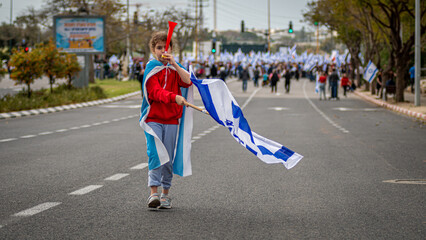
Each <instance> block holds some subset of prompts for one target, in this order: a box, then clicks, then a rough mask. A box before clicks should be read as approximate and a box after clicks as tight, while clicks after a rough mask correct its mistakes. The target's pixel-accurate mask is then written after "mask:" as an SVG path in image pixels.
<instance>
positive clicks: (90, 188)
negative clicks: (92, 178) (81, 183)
mask: <svg viewBox="0 0 426 240" xmlns="http://www.w3.org/2000/svg"><path fill="white" fill-rule="evenodd" d="M101 187H103V185H89V186H87V187H84V188H81V189H78V190H77V191H74V192H72V193H69V195H84V194H87V193H89V192H91V191H94V190H96V189H98V188H101Z"/></svg>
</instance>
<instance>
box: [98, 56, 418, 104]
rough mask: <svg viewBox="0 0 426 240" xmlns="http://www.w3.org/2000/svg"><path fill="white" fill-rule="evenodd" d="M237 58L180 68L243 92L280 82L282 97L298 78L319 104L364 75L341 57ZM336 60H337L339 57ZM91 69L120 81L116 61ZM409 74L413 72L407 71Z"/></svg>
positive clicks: (139, 64) (139, 63)
mask: <svg viewBox="0 0 426 240" xmlns="http://www.w3.org/2000/svg"><path fill="white" fill-rule="evenodd" d="M237 56H238V53H237V54H234V56H233V57H234V59H232V58H231V60H229V59H227V60H225V61H222V57H221V58H219V61H214V60H212V58H211V57H212V56H210V57H207V58H206V59H204V60H201V61H194V59H187V58H185V59H184V60H183V61H182V65H183V66H184V67H185V68H186V69H188V70H189V69H190V68H192V70H193V71H194V73H195V75H196V77H197V78H217V79H222V80H223V81H225V82H226V80H227V79H228V78H229V77H236V78H238V79H239V80H240V81H242V91H243V92H246V91H247V86H248V83H249V82H252V83H253V86H254V87H259V86H261V87H270V88H271V92H272V93H277V92H278V82H279V81H280V80H281V79H283V82H284V93H290V89H291V80H292V79H295V80H296V81H298V80H299V79H300V78H302V77H305V78H308V79H309V80H310V81H315V82H316V91H317V92H318V93H319V96H320V97H319V98H320V100H323V99H324V100H327V99H333V100H339V99H340V98H339V95H338V92H339V89H341V91H342V92H343V96H347V93H348V92H349V91H353V90H355V89H356V87H357V86H356V84H355V83H354V82H355V81H354V80H353V79H350V76H354V75H355V76H356V75H358V74H359V75H361V78H362V74H363V73H364V69H363V67H362V66H359V68H356V69H352V66H351V64H350V62H346V61H343V57H341V61H332V60H330V61H325V60H326V58H325V57H323V59H324V60H321V61H318V60H315V62H313V61H309V57H308V58H307V59H306V60H304V61H301V59H300V56H299V57H298V58H299V59H298V60H299V61H300V62H297V61H295V60H294V58H293V59H291V58H290V57H287V60H288V61H280V60H276V59H273V58H271V59H272V60H271V59H266V60H265V61H263V60H262V61H259V60H258V59H257V61H250V59H247V58H246V57H245V58H244V59H242V58H238V57H237ZM240 56H243V54H241V53H240ZM246 56H247V55H246ZM314 58H315V56H314ZM213 59H214V58H213ZM263 59H264V58H263ZM335 59H339V57H337V58H335ZM238 60H241V61H238ZM145 67H146V62H145V61H144V59H142V58H135V59H132V60H131V61H130V65H129V67H128V74H129V75H128V76H129V79H131V80H138V81H139V82H141V83H142V78H143V74H144V69H145ZM94 68H95V77H96V78H98V79H106V78H116V79H118V80H122V79H123V74H122V70H123V65H122V63H121V62H120V60H118V59H115V61H111V60H109V61H103V62H95V66H94ZM411 72H412V69H410V73H411ZM353 73H354V74H353ZM388 74H389V76H388V75H386V77H385V79H386V82H383V74H382V71H381V70H379V71H378V74H377V77H376V81H375V84H374V85H373V87H376V93H377V94H378V95H380V96H382V93H383V89H385V88H386V87H387V86H394V85H395V77H396V76H395V73H393V72H390V73H388ZM411 75H413V74H411ZM412 82H413V81H412ZM410 84H411V83H410ZM327 90H328V91H329V97H328V98H326V92H327Z"/></svg>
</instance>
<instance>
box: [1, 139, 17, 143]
mask: <svg viewBox="0 0 426 240" xmlns="http://www.w3.org/2000/svg"><path fill="white" fill-rule="evenodd" d="M15 140H18V139H17V138H6V139H1V140H0V142H10V141H15Z"/></svg>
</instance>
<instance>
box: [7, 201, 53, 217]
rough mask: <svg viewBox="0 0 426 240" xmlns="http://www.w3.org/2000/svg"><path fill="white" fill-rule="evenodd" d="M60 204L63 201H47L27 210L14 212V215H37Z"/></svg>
mask: <svg viewBox="0 0 426 240" xmlns="http://www.w3.org/2000/svg"><path fill="white" fill-rule="evenodd" d="M59 204H61V203H60V202H45V203H42V204H39V205H37V206H35V207H32V208H29V209H26V210H24V211H21V212H18V213H15V214H13V216H14V217H29V216H32V215H35V214H37V213H41V212H43V211H46V210H47V209H49V208H53V207H56V206H58V205H59Z"/></svg>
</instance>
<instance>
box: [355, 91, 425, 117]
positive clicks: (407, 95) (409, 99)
mask: <svg viewBox="0 0 426 240" xmlns="http://www.w3.org/2000/svg"><path fill="white" fill-rule="evenodd" d="M354 94H356V95H358V96H359V97H361V98H363V99H365V100H367V101H369V102H372V103H374V104H377V105H379V106H381V107H384V108H387V109H390V110H392V111H395V112H398V113H400V114H404V115H406V116H409V117H412V118H415V119H417V120H419V121H421V122H423V123H426V93H421V94H420V106H418V107H416V106H414V94H413V93H411V92H410V91H408V90H406V91H405V92H404V100H405V102H401V103H397V102H395V100H394V98H393V97H391V96H388V100H387V101H384V100H383V99H381V98H379V97H378V96H376V95H372V94H371V93H370V92H366V91H362V90H356V91H355V92H354Z"/></svg>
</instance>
